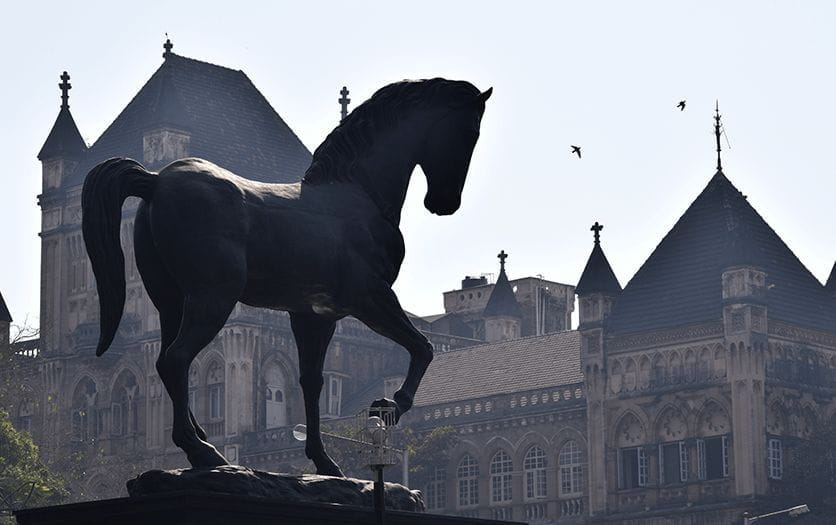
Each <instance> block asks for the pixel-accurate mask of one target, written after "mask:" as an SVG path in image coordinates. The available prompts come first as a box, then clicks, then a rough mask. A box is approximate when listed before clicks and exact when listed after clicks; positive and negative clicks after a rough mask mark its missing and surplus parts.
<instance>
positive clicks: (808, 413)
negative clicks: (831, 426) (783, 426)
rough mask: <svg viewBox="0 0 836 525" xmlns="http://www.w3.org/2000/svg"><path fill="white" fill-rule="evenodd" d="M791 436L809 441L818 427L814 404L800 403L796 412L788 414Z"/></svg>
mask: <svg viewBox="0 0 836 525" xmlns="http://www.w3.org/2000/svg"><path fill="white" fill-rule="evenodd" d="M790 426H791V431H792V434H793V435H795V436H796V437H799V438H802V439H809V438H810V436H811V435H812V434H813V433H814V432H815V431H816V428H817V426H818V414H817V407H816V406H815V403H812V402H808V403H801V404H800V406H799V407H798V410H794V411H793V412H792V413H791V414H790Z"/></svg>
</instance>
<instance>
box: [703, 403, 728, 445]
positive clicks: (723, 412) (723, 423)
mask: <svg viewBox="0 0 836 525" xmlns="http://www.w3.org/2000/svg"><path fill="white" fill-rule="evenodd" d="M729 414H730V412H729V409H728V407H727V406H726V405H725V404H724V403H722V402H720V401H719V400H717V399H715V398H709V399H707V400H706V401H705V403H703V405H702V407H701V408H700V410H699V412H698V413H697V425H696V434H697V435H698V436H699V437H710V436H720V435H723V434H728V433H730V432H731V417H729Z"/></svg>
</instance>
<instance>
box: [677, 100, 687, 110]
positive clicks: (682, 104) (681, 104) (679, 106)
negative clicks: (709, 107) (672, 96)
mask: <svg viewBox="0 0 836 525" xmlns="http://www.w3.org/2000/svg"><path fill="white" fill-rule="evenodd" d="M676 107H678V108H679V111H685V101H684V100H680V101H679V104H677V105H676Z"/></svg>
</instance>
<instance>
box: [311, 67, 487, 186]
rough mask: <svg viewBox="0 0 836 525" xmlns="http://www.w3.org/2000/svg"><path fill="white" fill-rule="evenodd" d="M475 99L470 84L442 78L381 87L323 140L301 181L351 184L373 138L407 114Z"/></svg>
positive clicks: (476, 91)
mask: <svg viewBox="0 0 836 525" xmlns="http://www.w3.org/2000/svg"><path fill="white" fill-rule="evenodd" d="M477 95H479V90H478V89H477V88H476V87H475V86H474V85H473V84H471V83H470V82H465V81H462V80H446V79H443V78H432V79H427V80H403V81H401V82H395V83H392V84H389V85H387V86H384V87H382V88H380V89H379V90H377V91H376V92H375V94H374V95H372V97H371V98H370V99H369V100H367V101H366V102H363V103H362V104H360V105H359V106H357V107H356V108H355V109H354V110H353V111H352V112H351V113H349V115H348V116H347V117H346V118H345V119H344V120H343V121H342V122H341V123H340V125H339V126H337V127H336V128H334V130H333V131H332V132H331V133H329V134H328V136H327V137H325V140H324V141H323V142H322V144H320V145H319V147H318V148H316V151H314V154H313V160H312V161H311V165H310V167H309V168H308V169H307V171H306V172H305V176H304V177H303V179H302V181H303V182H305V183H308V184H329V183H333V182H352V181H353V180H354V179H353V174H354V173H355V166H356V164H357V163H358V161H359V160H360V159H362V158H363V157H364V156H365V155H366V154H367V153H368V152H369V151H370V150H371V149H372V147H373V146H374V141H375V138H376V137H378V136H379V135H380V134H381V132H382V131H384V130H386V129H388V128H391V127H392V126H394V125H395V124H397V122H398V121H399V120H401V119H402V118H403V116H404V115H405V114H406V113H407V112H408V111H410V110H415V109H420V108H425V107H430V106H435V105H438V104H443V105H447V106H454V105H457V104H462V103H464V102H465V101H467V100H468V99H472V98H473V97H475V96H477Z"/></svg>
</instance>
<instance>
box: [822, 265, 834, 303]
mask: <svg viewBox="0 0 836 525" xmlns="http://www.w3.org/2000/svg"><path fill="white" fill-rule="evenodd" d="M824 289H825V290H827V291H828V292H829V293H830V295H832V296H833V297H836V263H833V269H832V270H830V277H828V278H827V283H826V284H825V285H824Z"/></svg>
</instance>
